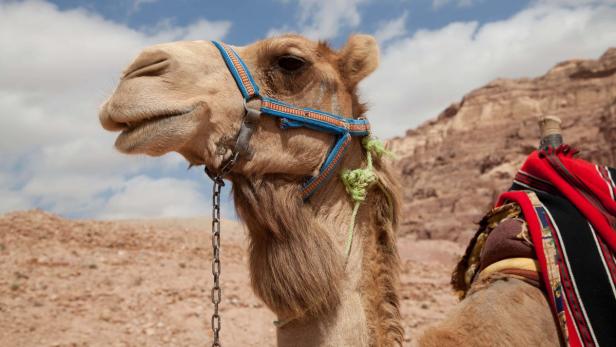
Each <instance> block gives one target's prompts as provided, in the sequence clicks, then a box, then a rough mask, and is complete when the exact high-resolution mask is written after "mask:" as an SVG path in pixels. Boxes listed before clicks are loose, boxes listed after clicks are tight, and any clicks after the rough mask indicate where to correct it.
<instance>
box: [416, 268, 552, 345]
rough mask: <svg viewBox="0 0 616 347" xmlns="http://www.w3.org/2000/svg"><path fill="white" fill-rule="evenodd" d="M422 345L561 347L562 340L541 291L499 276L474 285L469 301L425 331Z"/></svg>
mask: <svg viewBox="0 0 616 347" xmlns="http://www.w3.org/2000/svg"><path fill="white" fill-rule="evenodd" d="M512 307H515V309H512ZM419 345H420V346H422V347H448V346H451V347H460V346H474V347H475V346H476V347H483V346H485V347H489V346H560V340H559V335H558V328H557V325H556V323H555V322H554V318H553V316H552V312H551V310H550V307H549V304H548V302H547V299H546V298H545V296H544V294H543V292H542V291H541V289H539V288H537V287H534V286H532V285H530V284H528V283H526V282H523V281H521V280H518V279H513V278H508V277H506V276H497V277H494V278H491V279H490V280H489V281H487V282H476V283H475V284H473V286H472V287H471V291H470V292H469V295H468V296H467V298H466V299H464V300H463V301H462V302H460V304H458V305H457V306H456V307H455V308H454V309H453V310H452V311H451V313H450V314H449V315H448V317H447V318H446V319H445V320H444V321H442V322H440V323H438V324H437V325H435V326H433V327H431V328H429V329H428V330H426V332H425V334H424V335H423V336H421V337H420V339H419Z"/></svg>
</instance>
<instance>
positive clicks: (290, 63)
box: [277, 55, 306, 72]
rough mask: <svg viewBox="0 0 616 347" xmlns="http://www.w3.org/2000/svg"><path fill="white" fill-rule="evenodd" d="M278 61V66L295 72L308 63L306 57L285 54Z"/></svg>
mask: <svg viewBox="0 0 616 347" xmlns="http://www.w3.org/2000/svg"><path fill="white" fill-rule="evenodd" d="M277 63H278V66H279V67H280V68H281V69H283V70H284V71H286V72H295V71H297V70H299V69H301V68H302V67H304V65H306V62H305V61H304V59H302V58H298V57H295V56H292V55H283V56H282V57H280V58H278V62H277Z"/></svg>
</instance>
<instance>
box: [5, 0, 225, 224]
mask: <svg viewBox="0 0 616 347" xmlns="http://www.w3.org/2000/svg"><path fill="white" fill-rule="evenodd" d="M140 3H141V4H143V3H144V2H143V1H141V2H140ZM136 6H137V7H138V6H140V4H137V5H136ZM230 27H231V23H230V22H226V21H216V22H212V21H207V20H204V19H200V20H198V21H196V22H194V23H191V24H188V25H186V26H177V25H171V24H169V25H167V26H165V27H164V28H163V27H161V28H158V30H151V31H148V32H142V31H137V30H133V29H131V28H129V27H127V26H124V25H121V24H118V23H114V22H112V21H109V20H106V19H104V18H102V17H100V16H99V15H97V14H94V13H92V12H89V11H87V10H84V9H73V10H67V11H60V10H58V8H57V7H56V6H54V5H52V4H50V3H47V2H43V1H24V2H12V1H11V2H0V47H4V48H5V49H3V50H2V54H0V76H2V78H0V110H2V112H1V113H0V152H1V153H2V160H0V196H1V198H0V200H1V202H0V213H1V212H5V211H10V210H16V209H24V208H31V207H35V206H43V207H45V208H47V209H50V210H52V211H54V212H58V213H64V214H70V215H82V216H92V215H93V214H95V213H96V212H97V211H98V209H100V208H102V207H103V206H106V205H105V204H106V202H107V199H109V197H110V196H112V194H114V193H118V194H124V195H125V191H126V187H125V184H126V182H127V180H129V182H130V178H131V177H134V176H139V175H142V174H143V173H144V172H147V171H148V170H150V171H153V170H155V171H156V172H161V173H163V174H165V173H170V172H173V171H176V170H177V169H178V167H179V166H180V165H182V166H183V165H185V164H183V163H182V162H183V161H182V160H180V159H179V156H177V155H169V156H165V157H163V158H148V157H127V156H124V155H121V154H119V153H118V152H116V151H115V150H114V149H113V142H114V135H113V134H110V133H107V132H105V131H103V130H102V128H101V127H100V124H99V122H98V117H97V111H98V107H99V105H100V104H101V103H102V102H103V101H104V100H105V98H106V96H107V95H108V94H109V93H110V92H111V91H112V90H113V88H114V87H115V84H116V83H117V80H118V78H119V74H120V72H121V70H122V69H123V68H124V67H125V66H126V65H127V64H128V63H129V62H130V61H131V59H133V57H134V56H135V55H136V54H137V53H138V52H139V51H140V50H141V49H142V48H144V47H145V46H148V45H151V44H153V43H157V42H161V41H169V40H179V39H196V38H199V39H220V38H222V37H224V36H225V35H226V33H227V32H228V31H229V29H230ZM164 183H165V184H167V185H169V187H171V186H172V185H173V184H174V183H178V182H176V181H173V180H171V181H165V182H164ZM178 184H179V187H180V188H178V189H184V188H185V187H186V185H185V184H182V182H179V183H178ZM122 189H123V190H122ZM111 199H113V197H111ZM157 211H158V210H157ZM148 215H151V214H148Z"/></svg>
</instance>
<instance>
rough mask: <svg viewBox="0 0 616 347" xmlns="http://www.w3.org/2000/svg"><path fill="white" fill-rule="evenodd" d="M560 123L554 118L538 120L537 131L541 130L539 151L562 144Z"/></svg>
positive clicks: (548, 117)
mask: <svg viewBox="0 0 616 347" xmlns="http://www.w3.org/2000/svg"><path fill="white" fill-rule="evenodd" d="M561 123H562V122H561V120H560V118H558V117H556V116H545V117H541V118H539V129H541V142H540V144H539V149H547V148H548V147H553V148H556V147H558V146H560V145H562V144H563V137H562V129H561V127H560V124H561Z"/></svg>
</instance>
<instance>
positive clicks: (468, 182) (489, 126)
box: [389, 48, 616, 242]
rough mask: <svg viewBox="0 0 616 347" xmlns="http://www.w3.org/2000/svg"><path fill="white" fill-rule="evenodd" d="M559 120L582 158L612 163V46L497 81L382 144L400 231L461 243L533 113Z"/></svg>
mask: <svg viewBox="0 0 616 347" xmlns="http://www.w3.org/2000/svg"><path fill="white" fill-rule="evenodd" d="M542 115H555V116H558V117H560V118H561V119H562V120H563V129H564V138H565V141H566V142H568V143H569V144H571V145H574V146H576V147H578V148H579V149H580V150H581V156H582V157H583V158H586V159H589V160H592V161H595V162H598V163H604V164H606V165H611V166H616V48H611V49H609V50H608V51H607V52H605V54H603V56H602V57H601V58H599V59H598V60H570V61H565V62H562V63H560V64H558V65H556V66H555V67H554V68H552V69H551V70H550V71H548V72H547V73H546V74H545V75H543V76H541V77H538V78H534V79H529V78H523V79H515V80H508V79H498V80H495V81H493V82H491V83H489V84H488V85H486V86H484V87H482V88H479V89H477V90H474V91H472V92H470V93H469V94H467V95H466V96H465V97H464V98H463V99H462V100H461V101H460V102H457V103H454V104H452V105H451V106H449V107H448V108H447V109H446V110H444V111H443V112H442V113H441V114H440V115H439V116H438V117H437V118H436V119H435V120H432V121H429V122H427V123H425V124H423V125H422V126H420V127H419V128H417V129H413V130H409V131H408V132H407V133H406V135H405V136H404V137H401V138H394V139H392V140H391V141H390V143H389V145H390V146H391V148H392V149H393V150H394V151H395V152H396V153H397V154H398V156H399V158H400V160H399V161H398V162H397V165H398V168H399V170H400V172H401V173H402V183H403V186H404V208H403V225H402V228H401V231H402V233H403V234H408V233H413V234H416V235H417V237H418V238H444V239H450V240H458V241H460V242H465V241H466V240H467V239H468V237H469V235H470V234H471V233H472V230H473V221H477V220H478V218H479V217H481V215H482V213H484V212H485V211H486V210H487V209H488V208H489V207H490V206H491V204H492V203H493V201H494V199H495V198H496V197H497V196H498V194H499V193H500V192H501V191H503V190H506V189H507V188H508V187H509V185H510V184H511V180H512V178H513V176H514V174H515V172H516V170H517V168H518V167H519V166H520V165H521V164H522V162H523V160H524V158H525V157H526V155H527V154H528V153H530V152H531V151H532V150H533V149H534V148H535V147H536V146H537V144H538V142H539V129H538V127H537V119H538V117H540V116H542Z"/></svg>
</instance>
